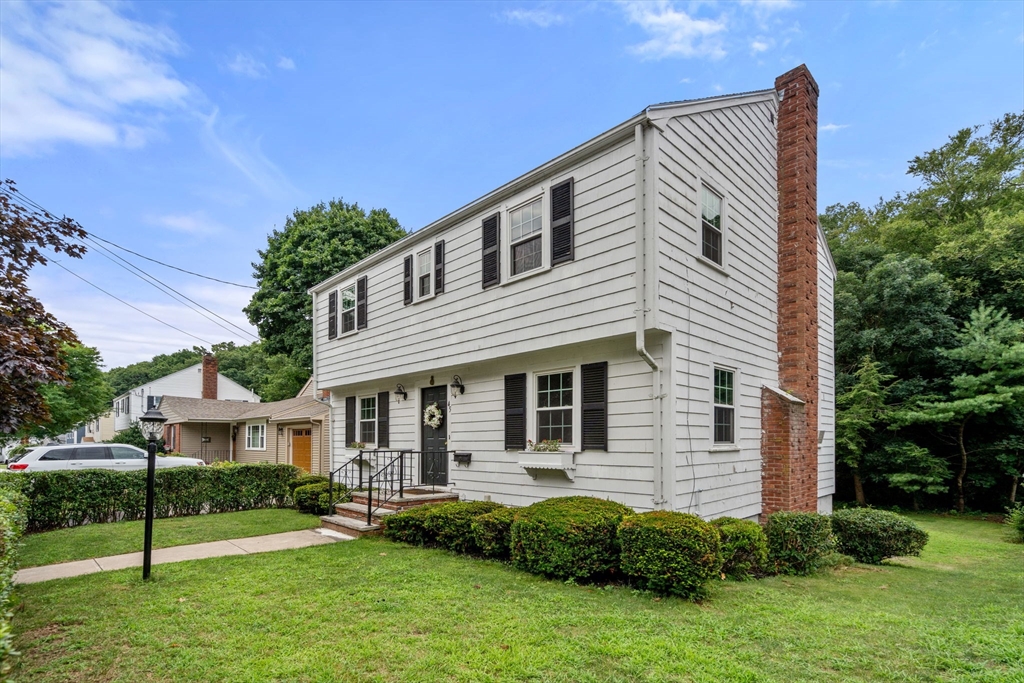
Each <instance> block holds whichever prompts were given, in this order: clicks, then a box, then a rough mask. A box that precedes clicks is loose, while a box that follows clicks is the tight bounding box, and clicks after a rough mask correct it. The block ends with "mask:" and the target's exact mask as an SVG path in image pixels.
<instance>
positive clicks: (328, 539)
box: [14, 529, 352, 583]
mask: <svg viewBox="0 0 1024 683" xmlns="http://www.w3.org/2000/svg"><path fill="white" fill-rule="evenodd" d="M351 540H352V538H351V537H349V536H345V535H344V534H339V533H338V532H336V531H329V530H327V529H306V530H303V531H287V532H285V533H283V534H269V535H267V536H251V537H249V538H235V539H232V540H230V541H211V542H209V543H195V544H193V545H179V546H175V547H173V548H160V549H158V550H154V551H153V557H152V563H153V564H166V563H168V562H183V561H185V560H203V559H206V558H208V557H223V556H224V555H251V554H253V553H266V552H271V551H273V550H291V549H293V548H305V547H307V546H311V545H323V544H325V543H334V542H336V541H351ZM141 566H142V553H141V552H139V553H127V554H125V555H110V556H109V557H97V558H95V559H92V560H79V561H77V562H61V563H60V564H48V565H44V566H42V567H29V568H28V569H22V570H20V571H18V572H17V573H16V574H15V575H14V583H38V582H40V581H50V580H51V579H66V578H68V577H70V576H81V575H82V574H94V573H96V572H105V571H111V570H114V569H127V568H128V567H141Z"/></svg>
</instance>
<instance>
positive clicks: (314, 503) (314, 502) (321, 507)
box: [292, 481, 330, 515]
mask: <svg viewBox="0 0 1024 683" xmlns="http://www.w3.org/2000/svg"><path fill="white" fill-rule="evenodd" d="M328 486H330V484H328V482H325V481H318V482H315V483H312V484H306V485H304V486H297V487H296V488H295V490H294V491H292V498H293V499H294V500H295V507H296V508H298V509H299V512H308V513H310V514H314V515H326V514H327V513H328V512H329V510H328V509H327V508H328V507H330V503H329V502H328V500H327V499H328V490H327V489H328ZM321 498H322V499H323V502H321V500H320V499H321Z"/></svg>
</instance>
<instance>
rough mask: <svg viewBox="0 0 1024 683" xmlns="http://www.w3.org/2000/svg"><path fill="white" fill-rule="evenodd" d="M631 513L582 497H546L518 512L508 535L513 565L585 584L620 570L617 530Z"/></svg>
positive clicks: (616, 504)
mask: <svg viewBox="0 0 1024 683" xmlns="http://www.w3.org/2000/svg"><path fill="white" fill-rule="evenodd" d="M632 514H633V510H632V509H630V508H628V507H626V506H625V505H621V504H619V503H614V502H612V501H610V500H601V499H599V498H590V497H587V496H570V497H567V498H550V499H548V500H544V501H541V502H539V503H534V504H533V505H531V506H529V507H525V508H522V509H520V510H519V511H518V512H517V513H516V518H515V521H514V522H512V527H511V530H510V539H511V541H510V545H511V556H512V563H513V564H514V565H515V566H516V567H518V568H519V569H523V570H525V571H528V572H531V573H534V574H543V575H545V576H553V577H556V578H560V579H589V578H592V577H595V576H599V575H601V574H608V573H614V572H616V571H618V568H619V542H618V536H617V534H618V528H619V523H621V522H622V520H623V518H625V517H628V516H629V515H632Z"/></svg>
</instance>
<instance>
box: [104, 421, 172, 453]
mask: <svg viewBox="0 0 1024 683" xmlns="http://www.w3.org/2000/svg"><path fill="white" fill-rule="evenodd" d="M103 443H123V444H128V445H129V446H135V447H136V448H141V449H142V450H146V449H147V448H148V447H149V441H148V440H147V439H146V437H144V436H143V435H142V427H140V426H139V421H138V420H135V421H134V422H132V423H131V425H130V426H129V427H128V429H122V430H121V431H119V432H118V433H117V434H115V435H114V436H112V437H111V438H109V439H107V440H106V441H104V442H103ZM156 451H157V453H165V452H166V447H165V446H164V440H163V438H159V439H157V440H156Z"/></svg>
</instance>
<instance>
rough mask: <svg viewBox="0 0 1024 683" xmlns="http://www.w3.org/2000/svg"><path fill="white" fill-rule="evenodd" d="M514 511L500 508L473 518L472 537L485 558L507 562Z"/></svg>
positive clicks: (514, 516)
mask: <svg viewBox="0 0 1024 683" xmlns="http://www.w3.org/2000/svg"><path fill="white" fill-rule="evenodd" d="M515 518H516V511H515V510H514V509H512V508H500V509H498V510H495V511H494V512H488V513H487V514H485V515H480V516H479V517H474V518H473V524H472V527H473V537H474V540H475V542H476V545H477V547H478V548H480V552H481V553H483V555H484V556H485V557H490V558H494V559H496V560H507V559H508V558H509V550H510V547H511V538H510V532H511V530H512V522H513V520H515Z"/></svg>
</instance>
